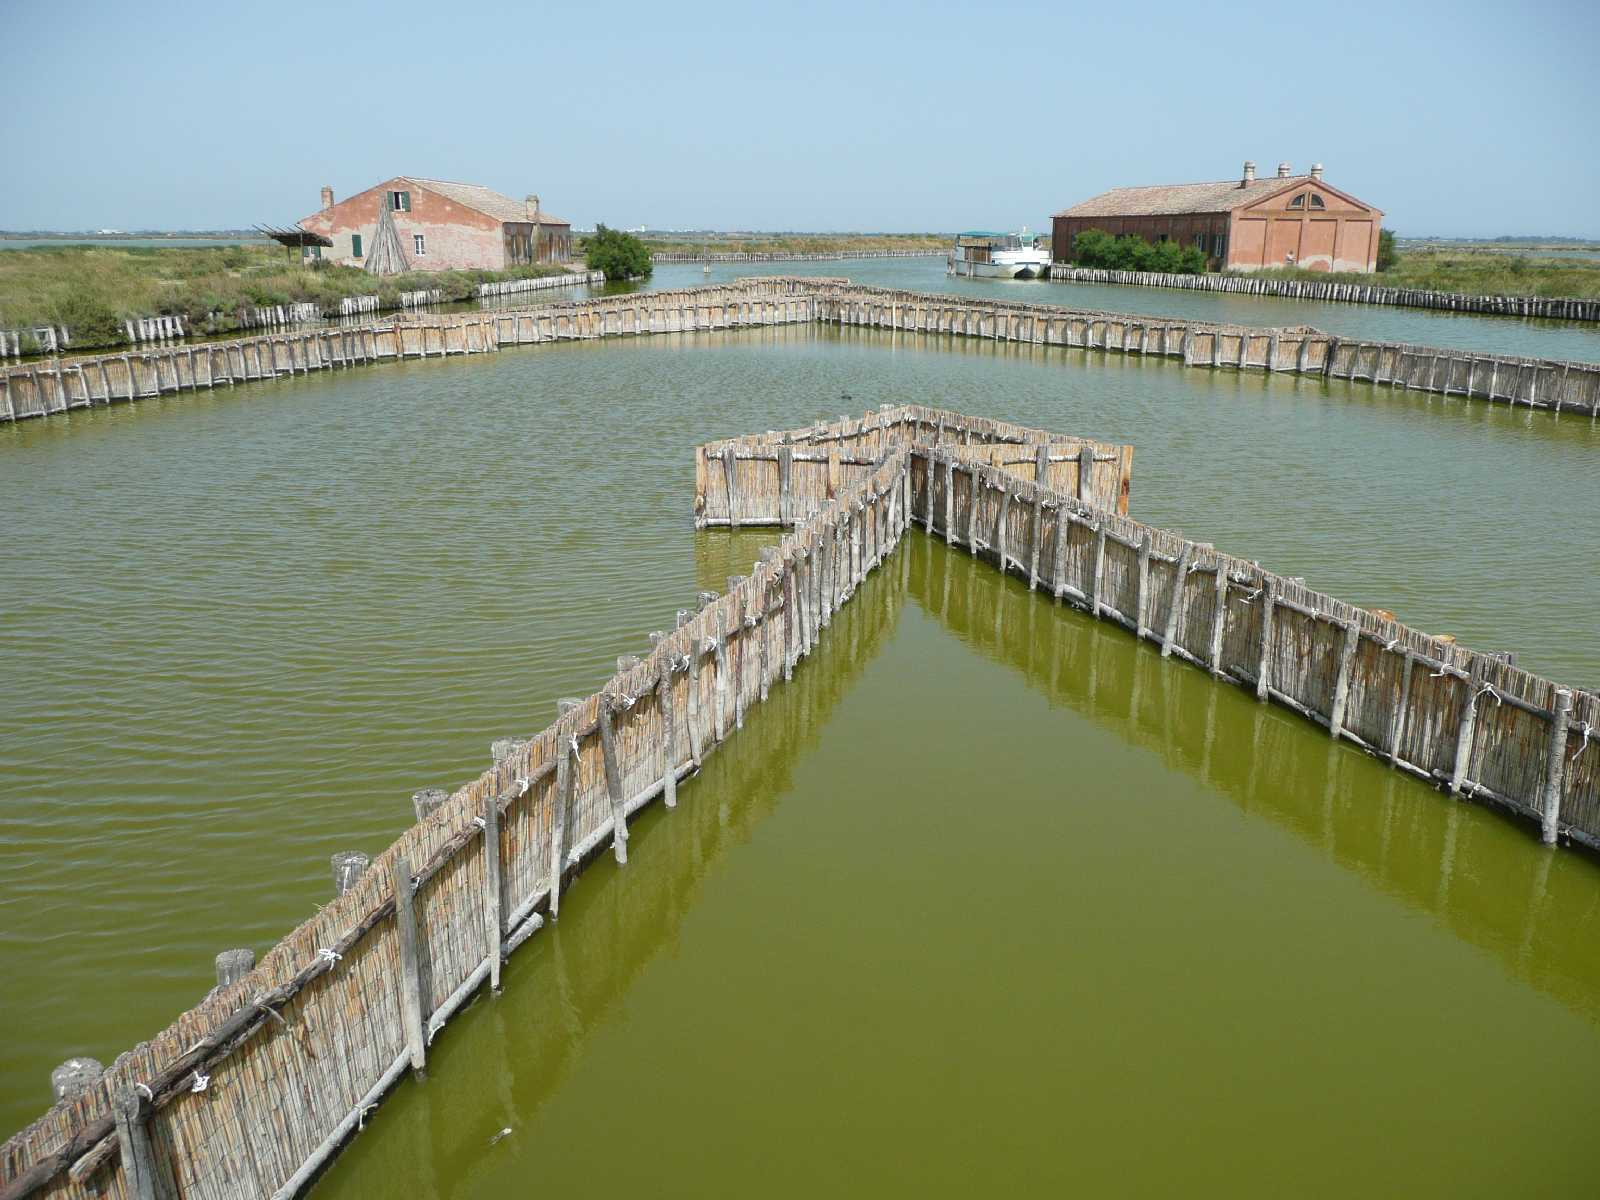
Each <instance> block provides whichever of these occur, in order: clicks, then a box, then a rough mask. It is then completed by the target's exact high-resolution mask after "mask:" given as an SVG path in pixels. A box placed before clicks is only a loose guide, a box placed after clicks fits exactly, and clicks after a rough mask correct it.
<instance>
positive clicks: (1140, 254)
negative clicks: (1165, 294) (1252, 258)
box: [1072, 229, 1206, 275]
mask: <svg viewBox="0 0 1600 1200" xmlns="http://www.w3.org/2000/svg"><path fill="white" fill-rule="evenodd" d="M1072 255H1073V262H1075V263H1076V264H1077V265H1078V266H1080V267H1099V268H1101V269H1104V270H1108V271H1162V272H1166V273H1168V274H1172V275H1203V274H1204V273H1205V269H1206V256H1205V254H1204V253H1203V252H1202V251H1200V250H1198V249H1196V248H1195V247H1193V246H1187V247H1185V246H1181V245H1179V244H1178V243H1177V242H1173V241H1166V242H1147V241H1145V240H1144V239H1143V238H1142V237H1137V236H1135V235H1134V234H1131V233H1129V234H1123V235H1122V236H1121V237H1116V238H1114V237H1112V236H1111V235H1110V234H1109V233H1107V232H1106V231H1105V230H1103V229H1085V230H1084V231H1083V232H1082V233H1080V234H1079V235H1078V236H1077V239H1076V240H1075V241H1074V242H1073V246H1072Z"/></svg>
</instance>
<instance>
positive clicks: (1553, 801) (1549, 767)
mask: <svg viewBox="0 0 1600 1200" xmlns="http://www.w3.org/2000/svg"><path fill="white" fill-rule="evenodd" d="M1555 700H1556V703H1555V710H1554V711H1553V712H1552V713H1551V714H1550V744H1549V748H1548V750H1546V752H1545V762H1544V797H1543V801H1544V802H1543V804H1541V805H1540V810H1539V818H1540V819H1539V832H1540V836H1541V837H1542V838H1543V840H1544V844H1545V845H1547V846H1554V845H1555V844H1556V832H1557V830H1558V829H1559V828H1560V824H1561V777H1562V775H1563V774H1565V772H1566V767H1567V730H1568V728H1570V726H1571V724H1572V693H1571V692H1570V691H1568V690H1567V689H1566V688H1557V689H1556V696H1555Z"/></svg>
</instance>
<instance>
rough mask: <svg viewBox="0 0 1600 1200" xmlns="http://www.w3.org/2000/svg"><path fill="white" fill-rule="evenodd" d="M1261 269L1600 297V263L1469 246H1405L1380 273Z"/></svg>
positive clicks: (1439, 288)
mask: <svg viewBox="0 0 1600 1200" xmlns="http://www.w3.org/2000/svg"><path fill="white" fill-rule="evenodd" d="M1255 274H1257V275H1260V276H1266V277H1267V278H1269V279H1300V280H1310V281H1314V282H1321V283H1329V282H1343V283H1362V284H1368V285H1372V284H1377V285H1380V286H1383V287H1403V288H1422V289H1425V290H1427V291H1434V292H1464V293H1467V294H1469V295H1477V296H1576V297H1579V298H1582V299H1594V298H1597V297H1600V262H1595V261H1591V260H1583V259H1553V258H1538V257H1534V256H1522V255H1511V254H1486V253H1482V252H1474V251H1471V250H1464V249H1450V250H1412V249H1402V250H1401V253H1400V261H1399V262H1398V263H1396V264H1395V265H1394V266H1393V267H1391V268H1390V269H1389V270H1387V271H1382V272H1380V273H1378V274H1376V275H1350V274H1342V273H1341V274H1328V273H1327V272H1317V271H1288V270H1282V269H1279V270H1273V271H1259V272H1256V273H1255Z"/></svg>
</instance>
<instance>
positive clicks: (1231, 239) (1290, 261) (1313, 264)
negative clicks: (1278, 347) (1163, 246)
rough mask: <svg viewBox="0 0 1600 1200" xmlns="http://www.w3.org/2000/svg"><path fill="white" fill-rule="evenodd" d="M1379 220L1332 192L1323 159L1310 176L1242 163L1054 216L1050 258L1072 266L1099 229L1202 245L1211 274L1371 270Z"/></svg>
mask: <svg viewBox="0 0 1600 1200" xmlns="http://www.w3.org/2000/svg"><path fill="white" fill-rule="evenodd" d="M1382 224H1383V213H1382V212H1381V211H1379V210H1378V209H1376V208H1373V207H1372V206H1371V205H1370V204H1366V203H1364V202H1362V201H1360V200H1357V199H1356V198H1355V197H1354V196H1352V195H1350V194H1348V193H1347V192H1341V191H1340V190H1339V189H1338V188H1336V187H1332V186H1330V185H1329V184H1328V182H1327V181H1326V180H1324V179H1323V177H1322V164H1321V163H1318V164H1316V165H1315V166H1313V167H1312V168H1311V173H1310V174H1309V175H1295V174H1293V173H1292V172H1291V170H1290V168H1289V164H1288V163H1279V164H1278V173H1277V175H1276V176H1275V177H1273V178H1271V179H1257V178H1256V165H1255V163H1252V162H1247V163H1245V164H1244V174H1243V177H1242V178H1240V179H1233V180H1228V181H1226V182H1223V183H1176V184H1158V185H1156V186H1154V187H1125V188H1112V189H1111V190H1110V191H1109V192H1102V193H1101V194H1100V195H1098V196H1096V197H1095V198H1094V199H1092V200H1085V201H1084V202H1083V203H1082V204H1075V205H1073V206H1072V207H1071V208H1066V209H1062V210H1061V211H1060V212H1058V213H1056V215H1055V218H1054V228H1053V233H1054V235H1055V236H1054V238H1053V240H1052V243H1051V244H1052V246H1053V247H1054V253H1055V257H1056V260H1057V261H1059V262H1068V261H1071V258H1072V244H1073V239H1074V238H1075V237H1076V236H1077V235H1078V234H1080V233H1082V232H1083V231H1084V230H1086V229H1100V230H1104V231H1105V232H1106V233H1110V234H1114V235H1118V236H1120V235H1122V234H1136V235H1137V236H1139V237H1142V238H1144V239H1145V241H1147V242H1164V241H1175V242H1178V243H1180V244H1182V245H1184V246H1198V247H1199V248H1200V249H1201V250H1203V251H1204V252H1205V255H1206V258H1207V259H1208V260H1209V263H1210V266H1211V268H1212V269H1213V270H1217V269H1220V270H1227V271H1259V270H1261V269H1262V268H1263V267H1284V266H1289V267H1301V268H1303V269H1305V270H1307V271H1373V270H1376V269H1377V265H1378V230H1379V228H1380V227H1381V226H1382Z"/></svg>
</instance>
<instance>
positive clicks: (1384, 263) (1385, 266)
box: [1378, 229, 1400, 271]
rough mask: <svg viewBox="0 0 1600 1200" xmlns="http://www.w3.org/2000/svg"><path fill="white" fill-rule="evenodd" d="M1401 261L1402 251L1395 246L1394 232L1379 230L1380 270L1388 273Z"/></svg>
mask: <svg viewBox="0 0 1600 1200" xmlns="http://www.w3.org/2000/svg"><path fill="white" fill-rule="evenodd" d="M1399 261H1400V251H1398V250H1396V249H1395V246H1394V230H1392V229H1380V230H1378V270H1380V271H1387V270H1389V268H1391V267H1393V266H1395V265H1396V264H1398V263H1399Z"/></svg>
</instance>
